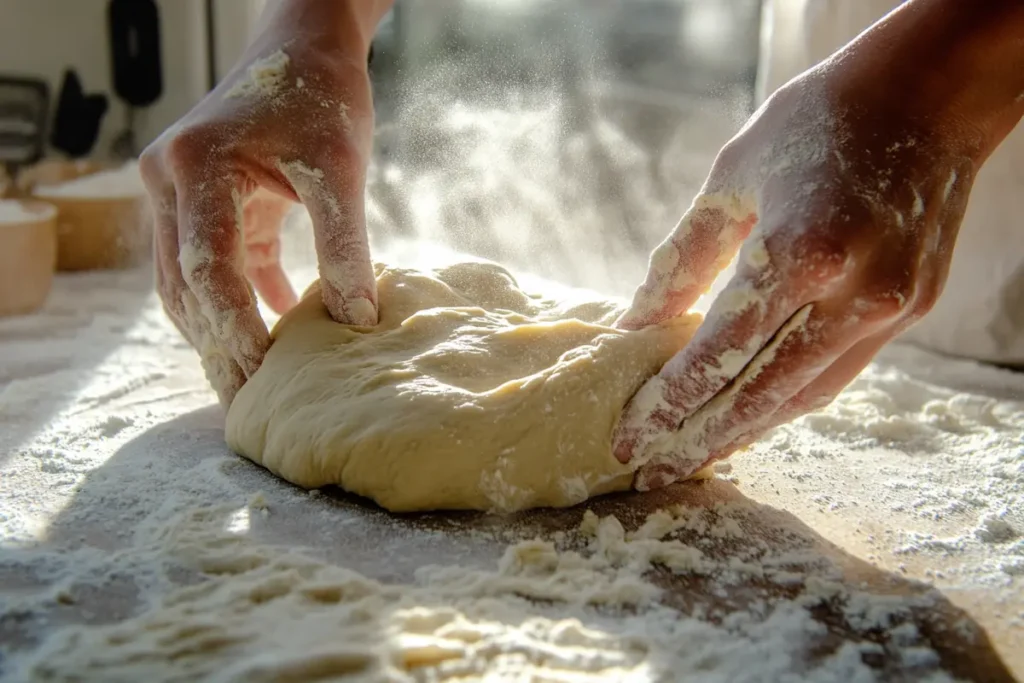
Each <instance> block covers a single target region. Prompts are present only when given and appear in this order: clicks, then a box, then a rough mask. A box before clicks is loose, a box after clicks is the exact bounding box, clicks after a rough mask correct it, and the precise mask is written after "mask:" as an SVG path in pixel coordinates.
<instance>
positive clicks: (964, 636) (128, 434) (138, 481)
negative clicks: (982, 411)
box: [0, 271, 1024, 681]
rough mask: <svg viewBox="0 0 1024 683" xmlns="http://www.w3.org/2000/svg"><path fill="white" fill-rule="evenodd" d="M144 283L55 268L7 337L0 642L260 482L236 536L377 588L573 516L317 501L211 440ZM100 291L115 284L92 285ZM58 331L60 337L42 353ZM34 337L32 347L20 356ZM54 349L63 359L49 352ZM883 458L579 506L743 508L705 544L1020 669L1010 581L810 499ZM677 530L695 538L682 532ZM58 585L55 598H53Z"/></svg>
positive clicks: (2, 374)
mask: <svg viewBox="0 0 1024 683" xmlns="http://www.w3.org/2000/svg"><path fill="white" fill-rule="evenodd" d="M150 277H151V276H150V274H149V273H147V272H145V271H140V272H139V273H135V274H121V275H115V274H112V275H110V276H109V280H110V281H109V282H107V281H106V280H99V281H98V283H99V284H97V281H96V280H89V281H86V280H78V279H75V278H71V279H67V280H64V281H61V282H59V283H58V298H57V301H58V302H59V303H58V304H53V305H52V306H51V307H50V309H48V311H47V312H44V314H43V315H41V316H40V317H39V318H38V319H37V320H33V321H23V322H20V323H18V324H17V325H12V326H10V327H9V328H7V329H6V331H5V332H4V335H3V336H0V381H2V382H4V383H5V384H4V387H6V389H7V390H8V391H9V392H10V390H11V388H12V387H14V388H16V389H17V391H16V392H13V393H9V394H5V395H6V396H8V398H10V397H12V396H15V397H16V398H17V400H16V401H13V402H12V401H8V402H7V403H4V404H3V411H0V427H2V429H0V470H2V471H0V498H2V499H4V500H5V501H6V504H8V505H9V506H10V509H11V510H14V511H16V512H17V513H18V514H19V515H21V514H24V515H25V516H26V519H28V520H29V521H30V522H32V523H33V524H34V525H35V526H31V525H28V522H26V528H27V529H29V531H31V533H32V536H33V537H34V538H35V539H36V540H34V541H32V540H21V541H18V542H17V543H15V542H13V541H11V539H9V538H4V539H0V540H2V543H0V607H2V606H3V605H6V606H7V609H0V645H2V646H4V649H5V650H6V654H7V655H13V656H20V654H19V653H27V652H30V651H31V650H33V648H34V647H36V646H37V645H38V644H39V643H40V642H41V641H42V640H43V639H45V638H46V637H47V636H49V635H50V634H52V633H53V632H54V631H55V630H56V629H58V628H60V627H61V626H63V625H65V624H74V623H86V624H105V623H111V622H117V621H121V620H123V619H125V618H127V617H130V616H131V615H133V614H136V613H138V611H139V610H140V609H142V607H143V605H144V603H146V602H153V601H154V600H155V599H158V598H159V596H158V595H152V594H146V593H145V592H144V591H140V588H139V584H138V583H137V581H136V579H137V578H138V577H136V576H134V575H133V573H132V572H133V570H132V566H133V565H132V563H131V562H130V561H127V560H125V558H128V560H131V559H132V553H133V552H135V549H134V548H135V544H136V543H137V542H138V539H139V538H140V537H143V536H144V535H145V533H146V530H147V529H151V528H152V527H154V526H155V525H158V524H159V523H162V522H165V521H166V520H168V519H170V518H171V517H173V515H175V514H177V513H180V512H182V511H185V510H188V509H190V508H194V507H201V506H208V505H217V504H221V505H223V504H233V505H241V506H245V505H246V501H249V500H251V499H252V498H253V496H256V495H257V494H258V495H260V496H261V497H262V498H263V500H265V503H266V506H267V509H268V514H267V515H265V516H264V515H253V516H252V518H251V525H250V527H249V528H248V529H247V531H246V532H245V533H247V534H248V535H250V536H251V537H252V538H253V539H255V540H257V541H259V542H262V543H269V544H273V545H276V546H279V547H285V548H289V547H294V548H297V549H304V550H310V549H311V550H312V551H313V552H315V553H316V554H318V555H319V556H321V557H323V558H324V559H326V560H328V561H330V562H334V563H337V564H340V565H344V566H346V567H349V568H351V569H354V570H357V571H359V572H361V573H363V574H365V575H367V576H371V577H374V578H377V579H379V580H381V581H384V582H403V581H407V580H409V579H410V578H411V576H412V573H413V571H414V570H415V569H416V568H417V567H419V566H422V565H424V564H447V565H452V564H460V565H468V566H479V567H485V568H486V567H494V566H495V564H496V562H497V560H498V558H499V557H500V556H501V554H502V552H503V551H504V549H505V548H506V547H507V546H508V545H509V544H510V543H513V542H515V541H516V540H519V539H529V538H534V537H537V536H546V535H551V534H552V533H554V532H556V531H559V530H567V529H572V528H574V527H576V526H578V524H579V522H580V519H581V517H582V514H583V508H575V509H569V510H543V511H535V512H530V513H525V514H519V515H514V516H507V517H501V516H491V515H480V514H427V515H407V516H395V515H390V514H387V513H385V512H383V511H381V510H379V509H378V508H375V507H374V506H372V505H371V504H369V503H367V502H365V501H362V500H359V499H356V498H354V497H351V496H347V495H345V494H342V493H340V492H332V491H327V492H325V493H324V495H321V496H315V497H313V496H309V495H307V494H305V493H304V492H301V491H299V490H298V489H296V488H294V487H292V486H289V485H287V484H285V483H282V482H280V481H278V480H277V479H275V478H274V477H273V476H271V475H269V474H268V473H266V472H265V471H263V470H261V469H260V468H258V467H256V466H254V465H252V464H251V463H249V462H248V461H245V460H243V459H242V458H239V457H237V456H235V455H233V454H231V453H230V452H228V450H227V448H226V447H225V446H224V442H223V429H222V425H223V413H222V412H221V410H220V409H219V408H218V407H216V406H212V405H210V403H211V394H210V392H209V390H208V388H207V386H206V383H205V380H204V378H203V377H202V373H201V370H200V369H199V367H198V363H197V361H196V358H195V355H194V353H193V352H192V351H191V349H189V348H187V347H186V346H185V345H184V344H183V343H181V342H180V340H178V341H175V340H177V339H178V338H177V337H176V335H175V333H174V331H173V329H171V328H170V327H169V325H167V323H166V321H165V320H164V318H163V316H162V315H161V313H160V311H159V304H158V303H157V302H156V301H155V299H154V298H153V297H152V295H151V293H150V292H151V290H149V289H148V287H149V282H150V281H151V280H150ZM101 286H102V287H106V288H107V291H108V292H109V297H107V298H103V296H100V295H98V294H97V293H96V289H97V288H98V287H101ZM90 288H92V289H91V290H90ZM133 288H134V289H133ZM133 292H137V294H133ZM86 293H88V295H89V296H88V298H86V297H85V294H86ZM126 293H127V294H126ZM76 297H79V298H77V299H76ZM133 297H134V298H133ZM97 330H99V331H97ZM100 332H102V334H101V333H100ZM54 339H66V340H70V341H69V342H68V343H67V344H65V343H63V342H61V345H59V346H56V347H53V348H49V347H47V346H46V344H48V343H55V342H53V340H54ZM83 340H84V341H83ZM37 347H38V349H39V355H38V359H33V358H32V357H31V356H30V354H29V351H31V350H34V349H36V348H37ZM65 349H66V350H67V354H68V355H67V357H61V356H60V352H64V350H65ZM14 351H18V353H20V354H21V355H20V356H19V355H17V354H15V353H14ZM50 384H52V385H53V386H54V387H55V388H56V389H59V392H58V393H55V394H54V395H53V396H50V395H49V394H46V392H45V391H44V389H46V387H47V386H49V385H50ZM33 392H35V393H33ZM858 458H861V459H859V460H858ZM877 462H879V460H878V459H877V458H876V457H875V455H874V454H872V453H862V454H860V455H859V456H856V457H855V456H854V455H853V454H845V455H844V459H843V460H841V461H826V462H823V464H822V465H821V471H823V472H826V473H827V478H825V479H821V480H814V481H813V482H812V483H811V484H810V486H812V488H815V490H814V491H811V492H808V491H807V490H806V485H803V484H801V485H802V486H804V488H803V489H798V487H797V485H796V484H795V483H794V480H793V479H792V478H791V474H792V472H790V471H788V470H787V469H786V467H785V466H784V463H778V462H774V461H770V460H769V461H758V460H756V459H754V458H745V457H744V456H743V455H740V456H738V457H737V458H735V459H734V464H735V469H734V471H733V474H734V475H735V476H736V477H737V478H738V482H739V485H738V486H737V485H735V484H733V483H730V482H728V481H724V480H722V479H718V480H712V481H710V482H706V483H686V484H681V485H677V486H673V487H671V488H669V489H666V490H664V491H660V492H656V493H652V494H645V495H639V494H631V495H616V496H610V497H606V498H603V499H599V500H595V501H591V503H589V504H588V505H587V506H586V507H589V508H590V509H592V510H593V511H594V512H596V513H597V514H599V515H608V514H614V515H616V516H617V517H619V518H620V520H621V521H622V522H623V524H624V525H625V526H626V527H627V528H635V527H636V526H638V525H639V524H640V523H641V522H642V521H643V519H645V518H646V516H647V515H648V514H649V513H650V512H652V511H654V510H657V509H659V508H662V507H664V506H666V505H675V504H680V503H681V504H684V505H687V506H698V507H700V506H703V507H711V506H713V505H715V504H716V503H719V502H737V503H740V504H742V505H743V506H745V507H746V508H747V509H748V514H747V520H748V521H747V523H746V528H745V531H746V532H747V533H746V536H747V540H744V539H737V540H736V541H735V544H736V545H733V546H729V545H721V546H717V547H716V549H711V550H709V551H708V554H709V555H714V554H715V553H718V554H719V555H721V554H723V553H728V552H730V547H731V548H732V549H733V550H734V551H735V550H739V549H741V546H742V544H743V543H745V542H751V543H753V542H756V541H759V540H765V541H767V542H768V544H769V545H770V546H771V547H772V548H773V550H776V551H777V552H779V553H781V552H785V551H786V550H790V549H792V550H794V551H799V552H800V553H801V554H802V556H803V557H804V558H805V559H804V560H803V561H802V562H803V564H804V567H803V569H802V571H805V572H806V573H809V574H815V573H821V574H828V575H832V574H834V570H836V569H838V570H839V571H841V572H842V577H843V579H842V583H843V585H844V586H845V587H847V588H848V589H850V590H858V591H862V592H867V593H869V594H873V595H904V596H915V595H916V596H923V597H924V598H925V602H924V603H922V604H924V605H927V606H925V607H920V608H915V609H913V610H911V611H910V614H909V619H910V620H912V621H913V622H914V623H915V624H916V625H917V626H918V629H919V631H920V633H921V634H922V635H923V636H924V638H925V640H926V641H927V643H928V644H929V645H930V646H931V647H932V648H934V649H935V650H936V652H937V653H938V654H939V656H940V658H941V663H942V666H943V668H945V669H946V670H948V671H949V672H951V673H953V674H955V675H958V676H960V677H963V678H965V679H968V680H978V681H1012V680H1014V674H1015V675H1016V676H1017V678H1024V656H1022V653H1024V643H1022V640H1021V629H1020V628H1019V627H1017V626H1014V625H1013V622H1012V620H1010V619H1007V618H1005V615H1007V614H1011V615H1014V614H1019V613H1022V612H1024V600H1022V598H1021V596H1020V595H1019V594H1016V595H1015V594H1013V593H1007V592H1006V591H999V590H995V589H988V588H984V587H971V588H959V587H954V586H947V585H943V584H942V583H939V585H938V588H939V590H938V591H936V590H935V589H933V588H932V587H930V586H927V585H925V584H923V583H917V582H915V581H913V580H911V579H912V578H918V579H924V578H925V571H926V569H927V568H928V566H927V565H929V563H931V564H933V565H934V564H936V563H941V562H942V561H944V560H936V559H935V558H929V557H907V558H894V557H893V556H891V555H885V554H884V553H879V551H878V547H877V545H872V541H871V538H872V536H876V537H881V536H882V535H883V534H884V533H886V531H887V530H891V529H892V527H893V523H892V520H891V519H890V516H891V515H890V513H889V512H887V509H886V508H884V507H881V506H873V505H862V506H860V507H857V508H848V509H846V510H845V512H844V514H842V515H840V514H837V513H833V512H830V511H829V510H828V509H827V507H822V506H819V505H816V504H814V503H813V502H812V501H813V498H814V497H815V496H811V495H808V493H814V494H815V495H817V494H818V493H825V494H827V493H830V492H835V491H842V490H844V487H848V486H849V485H850V483H851V482H853V481H855V480H856V477H857V476H858V471H862V470H863V468H865V467H869V466H870V465H869V464H868V463H877ZM858 468H861V470H858ZM682 540H684V541H690V542H692V541H695V540H696V539H694V538H693V537H687V536H686V535H685V533H684V535H683V536H682ZM57 551H59V553H58V552H57ZM47 558H52V562H53V564H52V567H51V568H54V569H53V571H52V572H50V571H41V568H42V569H47V567H50V565H47V564H46V562H50V560H48V559H47ZM869 559H870V561H867V560H869ZM900 565H903V566H900ZM97 577H100V578H97ZM58 580H59V581H61V582H62V585H63V586H64V594H65V595H66V596H67V597H68V599H66V600H59V599H54V598H53V591H52V584H53V582H54V581H58ZM653 580H654V581H655V582H656V583H658V584H659V585H661V586H662V587H664V588H665V589H666V591H665V598H664V599H665V601H666V602H667V603H669V604H670V605H673V606H675V607H677V608H679V609H680V611H681V612H684V613H686V612H688V611H689V610H691V609H692V608H693V607H694V606H698V605H704V606H710V607H711V608H712V612H713V613H717V614H719V615H721V616H725V615H728V614H729V613H731V612H735V611H741V610H745V607H746V605H748V604H750V603H751V602H752V601H756V600H764V601H766V602H768V603H771V602H774V601H779V600H786V599H788V598H790V597H791V594H792V592H793V591H795V590H796V588H795V587H789V588H787V587H785V586H780V585H777V584H772V583H767V582H763V581H758V580H749V581H747V582H745V583H744V582H740V583H737V584H733V585H731V586H730V587H729V590H728V591H726V592H725V594H723V593H722V592H721V591H711V590H709V586H708V585H707V579H705V578H702V577H700V576H677V575H672V574H670V573H669V572H667V571H664V570H661V569H655V570H653ZM940 591H941V592H940ZM12 605H15V606H17V608H16V609H15V608H12V607H11V606H12ZM813 613H814V615H815V616H816V618H817V619H818V620H820V621H821V622H822V623H824V624H826V626H827V628H828V630H829V633H830V637H829V647H827V648H824V649H823V650H822V652H821V654H822V655H824V654H827V653H828V651H829V649H830V648H832V647H834V646H836V645H838V644H840V643H842V642H843V641H844V640H846V639H856V640H860V641H863V640H865V639H868V640H871V639H874V640H876V641H878V642H881V643H883V644H886V643H887V638H888V636H887V634H886V632H884V631H881V630H879V631H877V632H867V633H865V632H863V631H857V630H856V629H854V628H852V627H851V626H850V625H849V624H848V622H847V620H846V618H845V617H844V614H843V612H842V610H841V609H840V608H839V607H838V606H836V605H830V604H828V603H826V604H823V605H822V606H821V607H819V608H815V611H814V612H813ZM886 652H887V654H884V655H878V656H875V657H874V658H873V660H872V661H871V662H870V663H871V664H873V665H876V666H877V667H878V671H879V672H880V674H881V675H882V678H884V679H888V680H915V677H916V674H915V672H914V671H911V670H907V669H905V668H904V667H903V664H902V663H901V662H900V661H899V660H898V658H897V657H896V656H895V654H889V650H886ZM893 652H895V650H893ZM10 663H11V659H10V658H8V659H7V660H6V661H5V660H4V659H0V678H2V677H3V674H4V673H9V672H10V671H11V669H10ZM1011 672H1013V673H1011Z"/></svg>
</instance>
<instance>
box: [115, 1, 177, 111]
mask: <svg viewBox="0 0 1024 683" xmlns="http://www.w3.org/2000/svg"><path fill="white" fill-rule="evenodd" d="M107 19H108V23H109V28H110V51H111V64H112V65H113V70H114V73H113V81H114V92H115V93H117V96H118V97H120V98H121V99H122V100H124V101H125V102H127V103H128V104H130V105H132V106H135V107H146V106H149V105H151V104H153V103H154V102H156V101H157V100H158V99H159V98H160V95H161V94H162V93H163V68H162V64H161V60H160V11H159V9H158V8H157V6H156V2H155V1H154V0H110V5H109V6H108V8H107Z"/></svg>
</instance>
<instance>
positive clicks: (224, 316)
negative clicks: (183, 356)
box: [176, 173, 270, 377]
mask: <svg viewBox="0 0 1024 683" xmlns="http://www.w3.org/2000/svg"><path fill="white" fill-rule="evenodd" d="M176 187H177V188H178V217H179V225H178V240H179V254H178V260H179V263H180V264H181V273H182V277H183V278H184V280H185V283H186V284H187V285H188V290H189V292H191V294H192V295H193V296H194V297H195V300H196V304H197V307H198V308H197V311H196V312H195V315H196V316H197V317H199V318H202V319H204V321H205V322H206V323H208V324H209V333H210V336H211V339H210V340H208V341H209V343H208V344H205V347H206V351H202V350H201V351H200V354H201V355H202V354H204V353H211V354H214V353H223V354H225V355H226V356H227V357H229V358H231V359H232V360H234V362H235V363H237V364H238V366H239V367H240V368H241V369H242V371H243V373H244V374H245V376H246V377H252V375H253V374H254V373H255V372H256V370H257V369H258V368H259V366H260V363H261V362H262V361H263V356H264V354H265V353H266V351H267V348H268V346H269V345H270V335H269V333H268V331H267V326H266V323H264V322H263V318H262V317H261V316H260V313H259V310H258V308H257V304H256V295H255V293H254V292H253V291H252V288H251V287H250V285H249V282H248V281H247V280H246V279H245V276H244V275H243V273H242V269H243V267H244V255H243V253H242V237H241V235H242V232H241V228H242V225H241V218H242V206H241V203H242V198H241V182H240V179H239V178H238V177H237V176H235V175H233V174H213V173H211V174H208V175H206V176H205V177H204V178H201V179H196V178H194V177H189V178H187V179H186V181H185V182H177V183H176ZM186 303H188V301H187V298H186ZM204 360H205V357H204Z"/></svg>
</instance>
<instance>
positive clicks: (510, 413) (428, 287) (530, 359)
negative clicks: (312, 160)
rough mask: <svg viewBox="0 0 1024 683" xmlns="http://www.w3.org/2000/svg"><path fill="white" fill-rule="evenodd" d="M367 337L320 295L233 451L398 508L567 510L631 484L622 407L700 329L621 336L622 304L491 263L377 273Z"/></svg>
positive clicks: (241, 422) (235, 408)
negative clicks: (373, 318) (518, 276)
mask: <svg viewBox="0 0 1024 683" xmlns="http://www.w3.org/2000/svg"><path fill="white" fill-rule="evenodd" d="M376 271H377V286H378V288H379V298H380V321H379V324H378V325H377V326H376V327H372V328H367V327H354V326H349V325H341V324H338V323H336V322H334V321H333V320H332V319H331V318H330V316H329V314H328V313H327V310H326V308H324V306H323V303H322V302H321V297H320V290H319V287H318V286H317V285H314V286H313V287H311V288H310V290H309V291H307V292H306V294H305V296H304V297H303V300H302V301H301V303H299V305H298V306H296V307H295V308H294V309H293V310H292V311H290V312H289V313H288V314H287V315H285V316H284V317H283V318H282V319H281V320H280V322H279V323H278V325H277V326H276V327H275V329H274V331H273V339H274V342H273V345H272V346H271V348H270V351H269V352H268V353H267V356H266V358H265V360H264V361H263V365H262V367H260V369H259V371H258V372H256V374H255V375H254V376H253V377H252V378H251V379H250V380H249V381H248V382H247V383H246V384H245V386H244V387H243V388H242V390H241V391H240V392H239V393H238V395H237V396H236V398H235V400H234V402H233V403H232V405H231V408H230V410H229V411H228V418H227V428H226V433H227V442H228V445H229V446H230V447H231V448H232V449H234V450H235V451H236V452H238V453H240V454H242V455H244V456H246V457H247V458H249V459H251V460H253V461H254V462H257V463H259V464H261V465H263V466H264V467H266V468H267V469H269V470H270V471H272V472H274V473H275V474H277V475H279V476H281V477H283V478H285V479H287V480H288V481H290V482H292V483H295V484H298V485H299V486H302V487H306V488H319V487H322V486H326V485H329V484H337V485H339V486H341V487H343V488H344V489H346V490H348V491H351V492H353V493H357V494H359V495H362V496H366V497H368V498H372V499H373V500H375V501H376V502H377V503H379V504H380V505H381V506H383V507H385V508H387V509H388V510H392V511H395V512H403V511H413V510H438V509H473V510H496V511H513V510H520V509H525V508H532V507H546V506H553V507H564V506H569V505H574V504H576V503H579V502H581V501H583V500H585V499H587V498H588V497H590V496H593V495H598V494H601V493H607V492H609V491H618V490H625V489H628V488H629V486H630V484H631V482H632V470H633V469H634V468H632V467H630V466H627V465H622V464H620V463H619V462H618V461H616V460H615V458H614V457H613V456H612V454H611V447H610V445H611V433H612V428H613V427H614V425H615V422H616V420H617V419H618V415H619V413H620V411H621V410H622V407H623V406H624V405H625V403H626V401H627V400H628V399H629V398H630V397H631V396H632V395H633V393H635V392H636V390H637V389H638V388H639V387H640V386H641V385H642V384H643V382H644V381H645V380H646V379H647V378H649V377H651V376H652V375H653V374H655V373H656V372H657V371H658V370H659V369H660V368H661V366H662V365H663V364H664V363H665V361H667V360H668V359H669V358H671V357H672V356H673V355H674V354H675V353H676V352H677V351H679V350H680V349H681V348H682V347H683V346H684V345H685V344H686V342H687V341H689V339H690V338H691V337H692V335H693V333H694V332H695V331H696V328H697V325H698V324H699V322H700V318H699V317H698V316H696V315H688V316H684V317H681V318H678V319H675V320H672V321H669V322H667V323H665V324H663V325H658V326H652V327H650V328H647V329H643V330H639V331H635V332H626V331H622V330H616V329H613V328H611V327H608V325H610V324H611V322H612V321H614V320H615V318H616V316H617V315H618V313H619V312H620V311H619V309H618V308H617V306H616V304H614V303H612V302H607V301H591V302H584V303H576V304H573V303H571V302H559V301H553V300H550V299H545V298H543V297H540V296H537V295H530V294H527V293H525V292H524V291H522V289H520V287H519V285H518V284H517V283H516V281H515V279H514V278H513V277H512V275H511V274H509V273H508V271H506V270H505V269H504V268H501V267H500V266H497V265H494V264H490V263H461V264H457V265H453V266H449V267H446V268H443V269H439V270H437V271H435V272H433V273H424V272H419V271H415V270H404V269H399V268H390V267H386V266H382V265H378V266H377V268H376Z"/></svg>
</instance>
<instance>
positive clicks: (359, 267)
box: [279, 162, 377, 325]
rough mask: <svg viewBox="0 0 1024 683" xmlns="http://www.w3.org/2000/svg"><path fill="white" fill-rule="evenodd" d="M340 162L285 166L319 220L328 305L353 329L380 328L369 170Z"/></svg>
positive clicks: (316, 225)
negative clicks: (367, 197) (368, 211)
mask: <svg viewBox="0 0 1024 683" xmlns="http://www.w3.org/2000/svg"><path fill="white" fill-rule="evenodd" d="M357 166H358V164H356V163H352V164H346V163H340V164H337V165H336V166H331V167H327V168H323V169H316V168H309V167H307V166H306V165H305V164H303V163H301V162H290V163H281V164H279V169H280V171H281V173H282V174H283V175H284V177H285V178H286V179H287V180H288V182H289V183H291V185H292V187H293V188H294V190H295V193H296V194H297V195H298V196H299V199H301V200H302V203H303V204H305V206H306V209H307V210H308V211H309V215H310V218H311V219H312V221H313V235H314V238H315V240H316V251H317V257H318V259H319V263H320V281H321V287H322V291H323V297H324V304H325V305H326V306H327V309H328V311H330V313H331V316H332V317H333V318H334V319H335V320H337V321H338V322H341V323H347V324H352V325H376V324H377V281H376V279H375V277H374V272H373V264H372V263H371V262H370V245H369V242H368V241H367V235H366V216H365V206H364V199H363V190H364V183H365V171H364V170H363V169H361V168H358V167H357Z"/></svg>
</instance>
